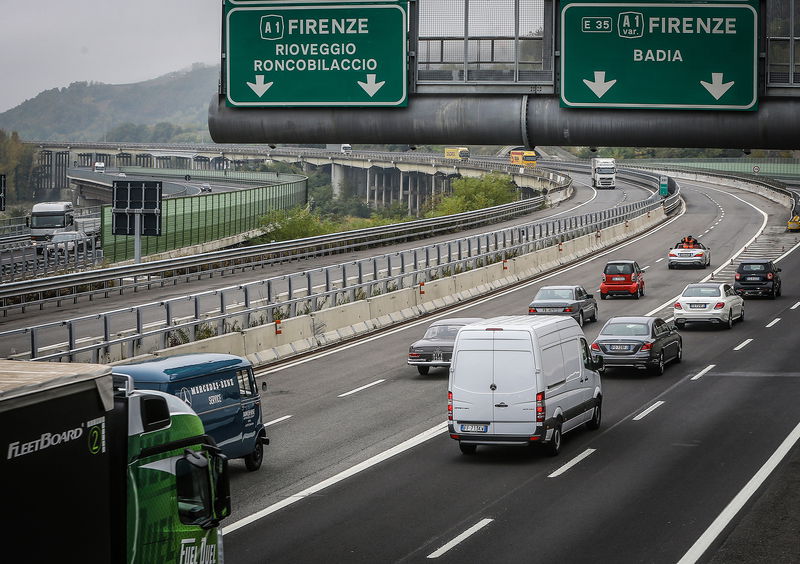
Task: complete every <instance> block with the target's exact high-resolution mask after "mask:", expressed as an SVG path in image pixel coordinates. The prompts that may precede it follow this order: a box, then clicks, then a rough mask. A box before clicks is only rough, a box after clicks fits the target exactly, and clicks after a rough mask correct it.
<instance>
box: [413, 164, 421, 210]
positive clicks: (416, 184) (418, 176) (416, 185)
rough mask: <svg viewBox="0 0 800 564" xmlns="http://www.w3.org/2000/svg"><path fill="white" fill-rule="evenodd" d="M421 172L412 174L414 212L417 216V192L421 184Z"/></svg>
mask: <svg viewBox="0 0 800 564" xmlns="http://www.w3.org/2000/svg"><path fill="white" fill-rule="evenodd" d="M421 176H422V175H421V174H420V173H419V172H417V173H415V174H414V214H415V215H416V216H417V217H419V193H420V184H421V180H422V179H421Z"/></svg>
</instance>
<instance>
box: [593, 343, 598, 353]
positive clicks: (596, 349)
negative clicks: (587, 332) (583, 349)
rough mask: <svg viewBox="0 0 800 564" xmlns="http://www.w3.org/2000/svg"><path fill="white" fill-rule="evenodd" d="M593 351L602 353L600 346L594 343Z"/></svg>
mask: <svg viewBox="0 0 800 564" xmlns="http://www.w3.org/2000/svg"><path fill="white" fill-rule="evenodd" d="M592 350H593V351H598V352H600V345H598V344H597V343H592Z"/></svg>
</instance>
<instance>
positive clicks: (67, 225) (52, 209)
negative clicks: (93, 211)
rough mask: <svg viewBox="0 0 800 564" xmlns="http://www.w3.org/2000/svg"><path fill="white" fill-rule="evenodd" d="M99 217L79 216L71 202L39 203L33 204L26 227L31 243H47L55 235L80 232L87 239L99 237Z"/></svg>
mask: <svg viewBox="0 0 800 564" xmlns="http://www.w3.org/2000/svg"><path fill="white" fill-rule="evenodd" d="M100 222H101V220H100V217H99V216H97V217H91V216H80V215H77V214H76V213H75V207H74V206H73V205H72V202H40V203H38V204H34V205H33V208H32V209H31V215H30V216H29V217H28V221H27V223H28V225H29V226H30V228H31V240H32V241H49V240H50V239H52V238H53V235H55V234H56V233H63V232H65V231H82V232H84V233H86V235H87V236H89V237H97V236H98V235H100Z"/></svg>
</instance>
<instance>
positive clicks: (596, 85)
mask: <svg viewBox="0 0 800 564" xmlns="http://www.w3.org/2000/svg"><path fill="white" fill-rule="evenodd" d="M583 83H584V84H585V85H586V86H588V87H589V88H590V89H591V91H592V92H594V93H595V95H596V96H597V97H598V98H602V97H603V94H605V93H606V92H608V89H609V88H611V87H612V86H614V85H615V84H616V83H617V79H614V80H609V81H608V82H606V71H594V82H592V81H591V80H588V79H586V78H584V79H583Z"/></svg>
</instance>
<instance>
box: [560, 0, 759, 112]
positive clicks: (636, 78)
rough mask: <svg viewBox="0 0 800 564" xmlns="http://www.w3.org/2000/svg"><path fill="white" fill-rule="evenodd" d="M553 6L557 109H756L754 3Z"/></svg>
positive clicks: (756, 23)
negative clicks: (557, 39)
mask: <svg viewBox="0 0 800 564" xmlns="http://www.w3.org/2000/svg"><path fill="white" fill-rule="evenodd" d="M561 6H562V7H561V18H560V22H561V29H560V33H561V106H562V107H568V108H652V109H693V110H701V109H702V110H756V109H757V105H758V97H757V86H758V80H757V69H758V33H757V32H758V2H757V1H752V0H746V1H742V2H736V1H722V2H714V1H709V2H705V3H687V2H685V1H684V2H635V3H615V2H591V3H589V2H585V1H584V2H574V3H568V2H562V4H561Z"/></svg>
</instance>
